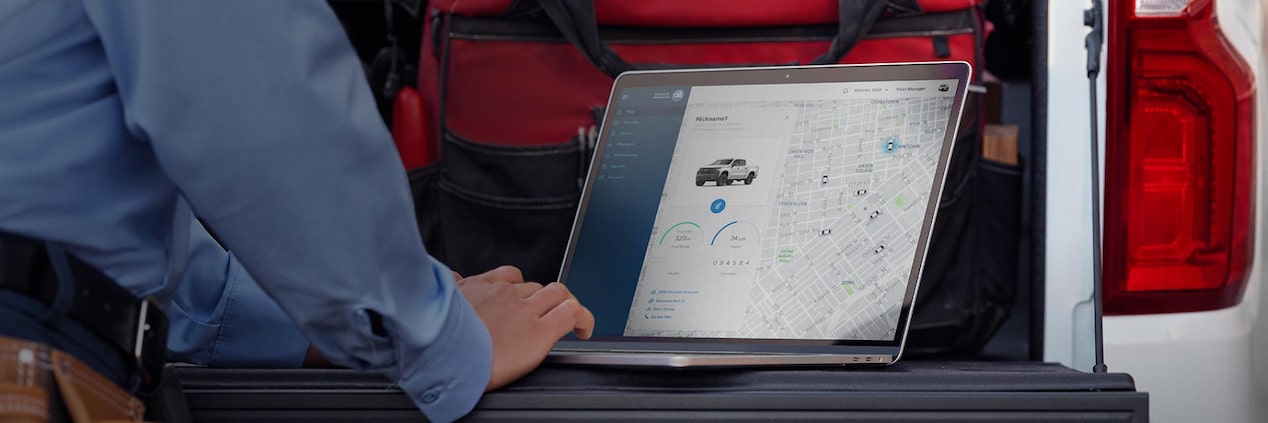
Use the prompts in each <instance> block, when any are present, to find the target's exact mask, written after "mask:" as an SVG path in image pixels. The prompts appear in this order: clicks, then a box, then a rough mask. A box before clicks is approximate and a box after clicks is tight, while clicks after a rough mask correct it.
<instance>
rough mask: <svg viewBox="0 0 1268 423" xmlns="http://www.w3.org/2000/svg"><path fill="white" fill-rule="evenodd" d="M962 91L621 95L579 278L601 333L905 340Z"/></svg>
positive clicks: (733, 90) (894, 84)
mask: <svg viewBox="0 0 1268 423" xmlns="http://www.w3.org/2000/svg"><path fill="white" fill-rule="evenodd" d="M959 89H960V83H959V81H958V80H957V79H955V78H950V79H943V78H937V79H918V80H901V81H886V80H881V81H855V82H813V83H780V84H749V85H705V86H699V85H697V86H692V85H671V86H634V87H620V86H619V85H618V89H617V91H615V92H613V99H612V102H611V103H610V108H609V110H608V111H607V119H606V120H605V125H604V127H603V131H604V133H603V138H601V146H600V148H599V149H598V151H597V153H596V157H595V159H594V162H593V166H595V167H597V169H595V170H594V171H593V173H592V174H591V180H590V182H589V184H590V187H589V192H588V197H587V198H586V199H585V206H584V207H583V208H582V211H581V212H580V214H579V216H578V232H577V233H574V238H573V245H571V246H570V249H569V253H570V257H569V260H568V264H567V265H566V266H565V273H564V279H563V280H564V282H565V283H566V284H567V285H568V286H569V288H570V289H571V290H572V291H573V293H574V294H575V295H576V296H577V297H578V299H580V301H581V302H582V303H583V304H585V305H587V306H588V307H589V308H590V309H591V310H592V311H593V312H594V314H595V316H596V321H597V327H596V330H595V335H596V336H598V337H640V338H646V337H653V338H654V337H670V338H732V339H734V338H741V339H802V340H854V341H894V340H895V338H896V336H897V333H898V331H899V325H900V314H901V311H902V309H903V307H904V305H905V302H904V301H905V300H906V299H907V296H908V295H909V292H908V291H909V290H908V288H909V284H911V283H913V282H914V281H915V280H916V278H914V277H912V273H913V272H912V269H913V266H914V265H916V264H918V261H917V253H918V251H920V250H923V245H922V242H923V239H922V229H924V224H925V221H926V219H927V218H930V217H931V216H932V215H931V214H930V213H927V212H928V206H929V204H930V198H931V197H936V193H935V192H934V189H935V188H936V187H935V175H936V174H937V173H938V172H940V171H941V167H940V166H939V164H940V159H941V155H942V154H943V152H944V148H943V147H944V142H945V140H948V139H950V137H948V136H947V131H948V126H949V125H951V128H952V129H954V123H955V122H954V121H953V119H954V118H953V116H952V115H953V113H952V110H953V108H956V107H954V106H955V103H956V99H957V90H959ZM956 118H958V115H957V116H956ZM918 247H919V248H918Z"/></svg>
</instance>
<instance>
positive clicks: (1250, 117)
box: [1104, 0, 1255, 314]
mask: <svg viewBox="0 0 1268 423" xmlns="http://www.w3.org/2000/svg"><path fill="white" fill-rule="evenodd" d="M1109 4H1110V13H1109V19H1110V21H1109V25H1108V29H1109V57H1108V59H1109V60H1108V63H1107V75H1106V76H1107V78H1108V80H1107V85H1106V86H1107V91H1108V92H1107V97H1108V98H1107V106H1106V107H1107V108H1106V137H1105V143H1106V150H1105V245H1104V247H1105V264H1104V266H1105V267H1104V272H1105V273H1104V288H1105V291H1104V301H1105V302H1104V310H1105V313H1106V314H1146V313H1174V312H1184V311H1200V310H1214V309H1219V308H1224V307H1229V306H1232V305H1235V304H1237V303H1238V302H1239V301H1240V299H1241V296H1242V291H1243V290H1244V289H1245V286H1246V275H1247V273H1248V272H1249V265H1250V260H1249V259H1250V256H1251V253H1252V249H1253V242H1252V239H1251V238H1252V236H1253V234H1254V224H1255V223H1254V220H1253V219H1254V218H1253V213H1252V208H1253V204H1254V195H1255V191H1254V176H1255V174H1254V171H1255V168H1254V149H1255V141H1254V137H1255V128H1254V119H1255V118H1254V103H1253V102H1254V92H1255V87H1254V75H1253V74H1252V73H1251V71H1250V68H1249V67H1248V66H1247V65H1246V63H1245V61H1243V60H1242V58H1241V57H1240V56H1239V55H1238V54H1237V52H1236V51H1235V50H1233V48H1232V46H1231V45H1230V44H1229V43H1228V41H1227V40H1225V39H1224V37H1223V35H1222V34H1221V33H1220V29H1219V25H1218V24H1217V23H1216V19H1215V5H1214V2H1213V1H1212V0H1189V1H1187V2H1186V1H1184V0H1137V1H1110V2H1109Z"/></svg>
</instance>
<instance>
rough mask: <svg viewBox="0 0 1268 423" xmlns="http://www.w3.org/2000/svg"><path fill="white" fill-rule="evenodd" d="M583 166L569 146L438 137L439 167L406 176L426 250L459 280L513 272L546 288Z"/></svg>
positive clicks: (584, 153)
mask: <svg viewBox="0 0 1268 423" xmlns="http://www.w3.org/2000/svg"><path fill="white" fill-rule="evenodd" d="M588 160H589V155H588V149H587V148H585V144H583V143H580V142H576V140H574V142H570V143H564V144H557V145H551V146H542V147H503V146H492V145H487V144H480V143H475V142H471V141H467V140H463V139H461V138H460V137H458V136H456V135H453V134H446V136H445V144H444V158H443V160H442V161H441V162H440V163H438V164H433V165H430V166H428V167H424V168H421V169H419V170H416V171H414V172H412V173H411V174H410V185H411V187H412V189H413V191H414V201H415V214H416V216H417V218H418V223H419V230H420V231H421V233H422V236H423V242H424V244H425V245H426V247H427V251H428V252H430V253H431V254H432V255H433V256H434V257H436V258H437V259H439V260H440V261H441V262H444V263H445V264H447V265H449V267H450V268H452V269H453V270H454V271H457V272H458V273H461V274H463V275H472V274H477V273H482V272H485V271H488V270H490V269H493V268H495V267H498V266H501V265H513V266H516V267H519V268H520V270H522V271H523V272H524V277H525V279H527V280H530V281H539V282H553V281H554V280H555V278H557V277H558V274H559V266H560V264H561V263H562V261H563V255H564V249H565V247H566V246H567V243H568V234H569V231H570V229H571V228H572V222H573V218H574V217H575V214H576V210H577V201H578V198H579V196H580V183H581V181H582V179H581V178H582V177H583V175H584V174H585V169H586V162H587V161H588Z"/></svg>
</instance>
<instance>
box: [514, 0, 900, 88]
mask: <svg viewBox="0 0 1268 423" xmlns="http://www.w3.org/2000/svg"><path fill="white" fill-rule="evenodd" d="M539 3H540V4H541V6H542V10H543V11H544V12H546V16H548V17H549V18H550V21H551V23H553V24H554V25H555V28H556V29H558V30H559V32H560V33H562V34H563V36H564V38H565V39H567V40H568V42H569V43H571V44H572V45H573V46H574V47H576V48H577V50H579V51H580V52H581V54H582V55H584V56H585V57H586V59H588V60H590V63H593V64H594V65H595V66H596V67H598V68H599V69H600V70H602V71H603V73H606V74H608V76H611V77H616V76H617V75H619V74H621V72H625V71H628V70H636V69H638V68H637V67H635V66H632V65H630V64H629V62H626V61H625V59H623V58H621V56H620V55H617V54H616V52H614V51H612V49H611V48H609V47H608V45H607V44H606V43H604V42H603V40H601V39H599V24H598V21H597V20H596V19H595V18H596V16H595V11H594V10H595V7H594V0H539ZM885 4H886V0H839V1H838V2H837V5H838V13H839V14H840V16H839V17H838V21H837V34H836V36H834V37H833V38H832V44H831V45H830V46H829V47H828V51H827V52H826V53H824V54H823V55H820V56H819V57H816V58H814V59H813V60H811V61H810V62H809V63H807V64H809V65H824V64H832V63H837V62H838V61H840V60H841V57H843V56H845V54H846V53H848V52H849V51H850V49H852V48H854V45H855V44H858V42H859V40H861V39H863V35H864V34H867V33H868V31H870V30H871V29H872V25H873V24H875V23H876V20H877V19H879V18H880V16H881V12H882V11H884V10H885Z"/></svg>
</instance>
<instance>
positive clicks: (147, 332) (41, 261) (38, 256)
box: [0, 232, 167, 388]
mask: <svg viewBox="0 0 1268 423" xmlns="http://www.w3.org/2000/svg"><path fill="white" fill-rule="evenodd" d="M66 261H67V264H68V267H69V268H70V273H71V278H72V280H73V284H72V285H73V286H74V295H72V296H71V298H70V301H69V304H68V305H67V308H66V314H67V315H69V316H70V317H71V318H73V319H74V320H75V321H77V322H79V323H80V324H81V325H83V326H85V327H87V328H88V329H90V330H92V331H93V332H94V333H96V334H97V336H99V337H100V338H101V339H102V340H104V341H105V342H106V343H107V344H109V345H111V346H113V347H115V349H117V350H118V352H119V353H120V354H123V356H124V357H127V358H129V359H130V360H129V361H132V362H133V363H134V364H135V365H136V370H137V371H138V372H139V373H140V375H141V382H142V387H143V388H149V387H152V386H154V385H155V384H157V383H158V378H159V376H160V375H162V370H163V357H164V354H165V353H166V352H167V316H165V315H164V314H163V309H162V308H160V307H158V305H157V303H155V302H154V301H153V300H152V299H149V298H147V299H144V300H142V299H137V298H136V297H135V296H133V295H132V293H131V292H128V290H126V289H123V287H121V286H119V285H118V284H116V283H115V282H114V281H113V280H111V279H110V277H108V276H106V275H105V274H103V273H101V272H100V271H98V270H97V269H95V268H93V267H92V266H90V265H88V264H87V263H84V262H83V261H81V260H79V259H78V258H75V257H74V256H73V255H70V254H67V255H66ZM57 287H58V283H57V271H56V270H54V268H53V266H52V264H51V263H50V261H49V255H48V250H47V249H46V248H45V247H44V243H42V242H39V241H36V240H32V239H29V238H24V237H19V236H16V235H12V234H6V233H3V232H0V289H9V290H13V291H17V292H19V293H21V294H23V295H26V296H29V297H32V298H34V299H36V300H39V301H42V302H44V303H46V304H54V303H55V302H56V301H57V297H58V289H57Z"/></svg>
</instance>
